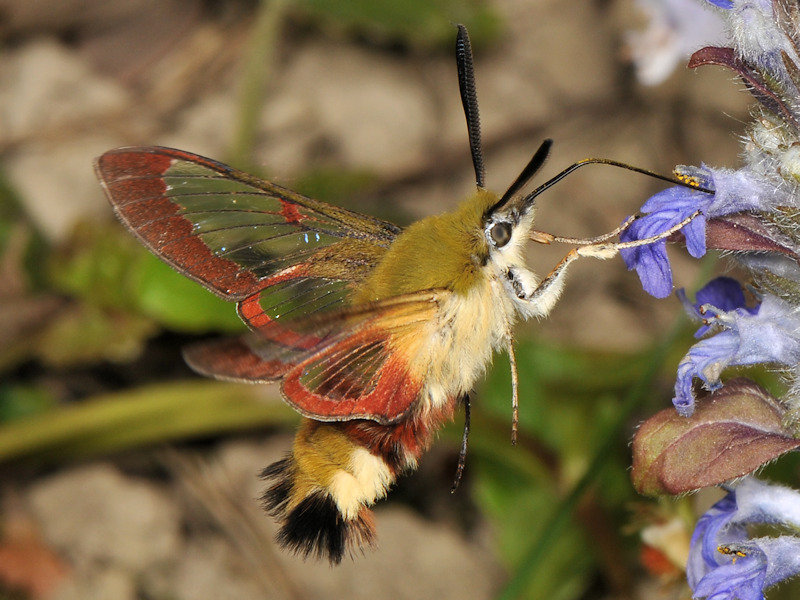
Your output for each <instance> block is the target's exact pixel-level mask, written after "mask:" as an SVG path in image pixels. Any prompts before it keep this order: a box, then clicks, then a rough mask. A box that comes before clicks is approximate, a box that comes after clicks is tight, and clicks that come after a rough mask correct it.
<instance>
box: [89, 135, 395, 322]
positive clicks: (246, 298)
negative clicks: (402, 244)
mask: <svg viewBox="0 0 800 600" xmlns="http://www.w3.org/2000/svg"><path fill="white" fill-rule="evenodd" d="M95 170H96V172H97V176H98V177H99V179H100V182H101V184H102V185H103V188H104V189H105V191H106V194H107V196H108V198H109V201H110V202H111V205H112V206H113V208H114V211H115V212H116V214H117V216H118V217H119V219H120V220H121V221H122V222H123V223H124V224H125V225H126V226H127V227H128V229H130V231H131V232H132V233H133V234H134V235H136V236H137V237H138V238H139V239H140V240H141V241H142V243H143V244H144V245H145V246H146V247H147V248H148V249H150V251H152V252H153V253H154V254H156V255H157V256H159V257H160V258H161V259H162V260H164V261H165V262H167V263H168V264H170V265H171V266H172V267H174V268H175V269H177V270H178V271H179V272H181V273H182V274H184V275H185V276H187V277H189V278H190V279H193V280H195V281H197V282H198V283H200V284H202V285H203V286H205V287H206V288H208V289H209V290H211V291H212V292H214V293H216V294H217V295H219V296H222V297H223V298H225V299H228V300H235V301H238V302H240V303H242V304H244V303H245V302H247V303H248V304H247V306H245V307H244V310H243V309H242V308H241V307H240V314H241V315H242V317H243V318H244V319H245V321H246V322H247V323H248V325H250V326H251V327H252V328H260V327H262V326H263V325H264V324H266V323H267V322H269V321H271V320H274V319H275V318H278V317H280V316H282V315H286V314H288V313H292V314H291V317H290V318H294V317H301V316H305V315H309V314H313V313H315V312H318V311H323V310H329V309H330V308H331V307H334V306H336V305H337V304H340V303H342V302H343V300H344V299H345V298H346V297H347V296H348V295H349V294H350V292H351V290H352V284H353V282H357V281H360V280H361V279H363V278H364V277H365V276H366V275H367V274H368V273H369V272H370V271H371V269H372V268H373V267H374V265H375V264H376V263H377V262H378V261H379V260H380V258H381V257H382V256H383V253H384V252H385V251H386V248H388V247H389V245H390V244H391V243H392V241H393V240H394V238H395V237H396V236H397V234H398V233H399V232H400V231H401V230H400V228H399V227H397V226H395V225H393V224H391V223H388V222H386V221H381V220H379V219H374V218H372V217H369V216H366V215H362V214H359V213H355V212H352V211H348V210H346V209H343V208H339V207H336V206H332V205H330V204H326V203H324V202H319V201H317V200H312V199H310V198H306V197H304V196H302V195H300V194H297V193H295V192H292V191H290V190H287V189H285V188H282V187H280V186H278V185H275V184H274V183H271V182H269V181H265V180H262V179H259V178H257V177H254V176H252V175H249V174H247V173H244V172H242V171H238V170H236V169H233V168H231V167H228V166H226V165H224V164H221V163H218V162H216V161H213V160H210V159H208V158H204V157H202V156H198V155H195V154H190V153H188V152H183V151H180V150H173V149H170V148H159V147H145V148H120V149H117V150H112V151H110V152H107V153H106V154H104V155H102V156H101V157H100V158H98V159H97V161H96V163H95Z"/></svg>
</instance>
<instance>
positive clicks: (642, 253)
mask: <svg viewBox="0 0 800 600" xmlns="http://www.w3.org/2000/svg"><path fill="white" fill-rule="evenodd" d="M676 173H677V174H678V176H679V177H683V178H690V179H692V180H694V181H697V182H699V184H700V186H701V187H704V188H706V189H709V190H714V193H713V194H711V193H708V192H702V191H699V190H696V189H693V188H689V187H673V188H668V189H666V190H663V191H661V192H659V193H657V194H656V195H655V196H653V197H651V198H650V199H649V200H648V201H647V202H645V203H644V205H643V206H642V208H641V212H642V213H644V214H645V216H643V217H641V218H640V219H637V220H636V221H634V222H633V223H632V224H631V226H630V227H628V229H626V230H625V231H624V232H623V233H622V234H621V235H620V239H621V240H622V241H632V240H641V239H645V238H648V237H653V236H656V235H658V234H660V233H663V232H665V231H667V230H668V229H669V228H670V227H674V226H675V225H677V224H678V223H680V222H681V221H683V220H684V219H686V218H687V217H689V216H691V215H692V214H693V213H694V212H695V211H700V214H699V215H698V216H697V217H695V218H694V219H693V220H692V221H691V222H690V223H689V224H688V225H686V226H685V227H683V229H681V232H682V233H683V235H684V238H685V239H686V248H687V250H688V251H689V254H691V255H692V256H693V257H695V258H700V257H701V256H703V255H704V254H705V253H706V239H705V232H706V219H710V218H714V217H721V216H723V215H728V214H732V213H737V212H746V211H756V210H758V211H767V210H770V209H772V208H773V207H774V206H776V205H778V204H780V203H781V202H783V203H784V204H786V203H789V202H790V201H791V196H790V193H789V192H788V191H786V190H785V186H779V185H778V184H776V183H775V182H774V181H772V180H770V179H769V178H768V177H767V176H765V175H764V174H762V173H758V172H756V171H754V170H751V169H748V168H743V169H739V170H738V171H732V170H730V169H717V168H710V167H707V166H705V165H703V166H702V167H699V168H698V167H686V166H680V167H678V168H677V169H676ZM620 254H621V255H622V258H623V260H624V261H625V264H626V265H627V266H628V270H633V269H636V272H637V274H638V275H639V279H640V280H641V282H642V287H643V288H644V290H645V291H646V292H647V293H649V294H651V295H652V296H655V297H656V298H665V297H666V296H668V295H669V294H670V293H671V292H672V270H671V268H670V264H669V258H668V257H667V251H666V241H665V240H660V241H658V242H655V243H653V244H648V245H646V246H638V247H635V248H627V249H623V250H621V251H620Z"/></svg>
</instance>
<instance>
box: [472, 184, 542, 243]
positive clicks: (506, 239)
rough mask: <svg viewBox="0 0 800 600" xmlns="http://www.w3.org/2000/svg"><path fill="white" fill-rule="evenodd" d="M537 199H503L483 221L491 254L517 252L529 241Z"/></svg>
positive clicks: (528, 197)
mask: <svg viewBox="0 0 800 600" xmlns="http://www.w3.org/2000/svg"><path fill="white" fill-rule="evenodd" d="M534 200H535V197H531V196H524V197H520V196H513V197H511V198H509V199H506V200H504V199H503V198H501V199H500V200H498V202H497V203H495V204H494V205H493V206H492V207H490V208H489V210H487V211H486V214H485V215H484V219H483V235H484V237H485V239H486V243H487V245H488V248H489V252H490V253H492V252H500V253H508V252H510V251H514V252H516V251H517V250H519V249H521V248H522V246H524V245H525V243H526V242H527V241H528V240H529V236H530V232H531V228H532V227H533V217H534V208H535V202H534Z"/></svg>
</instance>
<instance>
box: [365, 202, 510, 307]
mask: <svg viewBox="0 0 800 600" xmlns="http://www.w3.org/2000/svg"><path fill="white" fill-rule="evenodd" d="M497 200H498V198H497V195H496V194H494V193H493V192H489V191H486V190H482V189H479V190H477V191H476V192H475V193H474V194H472V195H471V196H470V197H469V198H467V199H466V200H464V201H463V202H462V203H461V204H460V205H459V206H458V208H457V209H456V210H454V211H453V212H449V213H445V214H442V215H435V216H431V217H427V218H425V219H422V220H421V221H417V222H416V223H414V224H413V225H411V226H410V227H408V229H406V230H404V231H403V233H401V234H400V235H399V236H398V237H397V239H396V240H395V241H394V243H393V244H392V245H391V247H390V248H389V250H388V251H387V252H386V255H385V256H384V258H383V260H381V261H380V263H378V265H377V266H376V267H375V269H374V270H373V272H372V273H371V274H370V276H369V277H368V278H367V279H366V281H364V283H363V284H362V285H361V286H360V287H359V289H358V291H357V293H356V295H355V297H354V303H361V302H371V301H375V300H381V299H384V298H390V297H393V296H399V295H400V294H407V293H411V292H417V291H420V290H427V289H441V288H446V289H449V290H451V291H453V292H455V293H457V294H466V293H467V292H468V291H469V290H470V289H471V288H473V287H474V286H475V285H477V284H479V283H480V281H481V280H482V279H483V278H484V277H486V275H485V274H484V272H483V270H482V267H483V266H484V265H485V264H486V261H487V260H488V258H489V244H488V242H487V241H486V237H485V235H484V231H483V229H484V220H485V217H486V212H487V211H488V210H489V209H490V208H491V207H492V206H493V205H494V204H495V203H496V202H497Z"/></svg>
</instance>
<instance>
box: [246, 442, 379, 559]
mask: <svg viewBox="0 0 800 600" xmlns="http://www.w3.org/2000/svg"><path fill="white" fill-rule="evenodd" d="M261 476H262V478H264V479H267V480H272V482H273V483H272V485H271V486H270V487H269V488H267V490H266V491H265V492H264V495H263V496H262V500H263V502H264V508H265V509H266V510H267V512H268V513H269V514H270V515H272V516H274V517H275V518H276V519H277V520H278V521H279V523H280V524H281V529H280V531H279V532H278V536H277V540H278V543H279V544H280V545H281V546H283V547H284V548H287V549H288V550H291V551H292V552H295V553H296V554H299V555H301V556H302V557H303V558H307V557H309V556H311V555H314V556H315V557H316V558H327V559H328V560H329V561H330V562H331V564H339V563H340V562H342V558H344V555H345V554H349V555H351V556H352V555H353V554H354V553H355V552H356V551H359V552H362V553H363V551H364V549H365V548H366V547H369V546H374V545H375V526H374V524H373V520H372V512H371V511H370V510H369V509H367V508H363V509H362V510H361V511H359V514H358V516H357V517H356V518H354V519H345V518H344V516H343V515H342V513H341V512H340V510H339V507H338V506H337V505H336V502H335V500H334V499H333V498H332V497H331V496H330V495H329V494H328V493H327V492H325V491H324V490H319V489H318V490H315V491H313V492H312V493H310V494H308V495H306V496H304V497H302V498H299V497H293V496H295V485H294V481H295V478H296V477H297V468H296V465H295V462H294V459H293V458H292V457H291V456H289V457H287V458H284V459H283V460H281V461H278V462H276V463H273V464H272V465H270V466H269V467H267V468H266V469H264V471H263V472H262V474H261Z"/></svg>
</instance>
